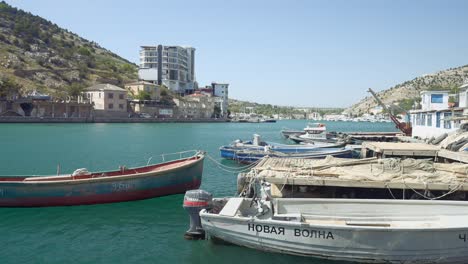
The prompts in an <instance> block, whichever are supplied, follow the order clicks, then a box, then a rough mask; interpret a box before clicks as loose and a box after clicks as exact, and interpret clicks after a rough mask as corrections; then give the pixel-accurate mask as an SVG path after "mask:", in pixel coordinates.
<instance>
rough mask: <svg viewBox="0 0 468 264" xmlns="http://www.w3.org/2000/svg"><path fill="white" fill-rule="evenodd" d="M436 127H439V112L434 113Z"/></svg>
mask: <svg viewBox="0 0 468 264" xmlns="http://www.w3.org/2000/svg"><path fill="white" fill-rule="evenodd" d="M436 127H440V112H437V113H436Z"/></svg>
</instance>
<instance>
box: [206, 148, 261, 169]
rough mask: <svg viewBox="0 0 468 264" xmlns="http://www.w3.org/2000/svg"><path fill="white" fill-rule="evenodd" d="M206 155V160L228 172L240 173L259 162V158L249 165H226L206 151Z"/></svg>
mask: <svg viewBox="0 0 468 264" xmlns="http://www.w3.org/2000/svg"><path fill="white" fill-rule="evenodd" d="M206 157H207V158H208V160H210V161H212V162H213V163H214V164H215V165H216V166H217V167H218V169H220V170H223V171H226V172H229V173H240V172H243V171H247V170H249V169H252V168H253V167H255V166H257V164H258V163H260V160H258V161H255V162H253V163H251V164H249V165H246V166H227V165H224V164H222V163H221V162H219V161H217V160H216V159H215V158H213V157H212V156H211V155H209V154H208V153H207V154H206Z"/></svg>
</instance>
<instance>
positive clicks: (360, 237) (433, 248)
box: [199, 197, 468, 264]
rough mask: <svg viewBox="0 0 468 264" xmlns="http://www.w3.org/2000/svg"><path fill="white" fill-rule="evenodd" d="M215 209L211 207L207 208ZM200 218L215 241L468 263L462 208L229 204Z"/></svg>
mask: <svg viewBox="0 0 468 264" xmlns="http://www.w3.org/2000/svg"><path fill="white" fill-rule="evenodd" d="M206 203H208V202H206ZM209 203H210V204H213V206H212V207H211V208H212V209H206V208H205V209H202V210H201V212H200V213H199V216H200V220H201V227H200V230H204V232H206V234H207V236H208V237H211V238H216V239H219V240H221V241H225V242H228V243H232V244H235V245H239V246H245V247H250V248H253V249H258V250H264V251H269V252H277V253H286V254H292V255H300V256H307V257H315V258H324V259H330V260H339V261H354V262H358V263H407V264H416V263H445V264H449V263H468V250H467V247H466V245H467V243H468V204H467V202H460V201H437V200H435V201H420V200H366V199H318V198H302V199H301V198H275V199H266V197H265V198H264V197H262V199H252V198H241V197H234V198H223V199H213V200H212V201H209Z"/></svg>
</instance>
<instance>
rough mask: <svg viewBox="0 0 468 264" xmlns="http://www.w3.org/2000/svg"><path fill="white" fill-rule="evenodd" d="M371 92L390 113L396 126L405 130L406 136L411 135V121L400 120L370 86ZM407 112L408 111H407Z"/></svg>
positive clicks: (402, 130)
mask: <svg viewBox="0 0 468 264" xmlns="http://www.w3.org/2000/svg"><path fill="white" fill-rule="evenodd" d="M368 92H369V93H371V94H372V96H373V97H374V99H375V101H377V103H378V104H379V105H380V106H382V108H383V109H384V111H385V112H387V113H388V114H389V115H390V119H391V120H392V121H393V123H395V125H396V128H398V129H399V130H401V132H403V133H404V134H405V136H411V133H412V130H413V129H412V127H411V123H409V122H408V123H406V122H400V121H399V120H398V119H397V118H396V117H395V116H394V115H393V113H392V112H391V111H390V109H388V107H387V106H386V105H385V104H384V103H383V102H382V101H381V100H380V99H379V97H378V96H377V94H376V93H375V92H374V91H373V90H372V89H371V88H369V91H368ZM405 114H407V113H406V111H405Z"/></svg>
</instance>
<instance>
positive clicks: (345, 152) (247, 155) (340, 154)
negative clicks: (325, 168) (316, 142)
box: [232, 148, 353, 163]
mask: <svg viewBox="0 0 468 264" xmlns="http://www.w3.org/2000/svg"><path fill="white" fill-rule="evenodd" d="M267 156H268V157H274V158H284V159H324V158H326V157H327V156H332V157H335V158H352V157H353V150H352V149H345V148H316V149H313V150H310V151H307V152H298V153H283V152H279V151H274V150H270V149H267V150H252V149H244V150H237V151H234V154H233V158H232V159H234V160H236V161H238V162H240V163H253V162H257V161H259V160H260V159H262V158H264V157H267Z"/></svg>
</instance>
